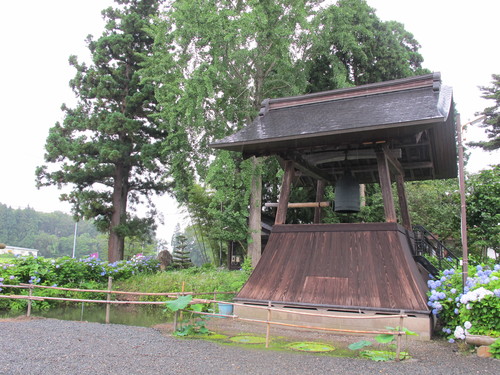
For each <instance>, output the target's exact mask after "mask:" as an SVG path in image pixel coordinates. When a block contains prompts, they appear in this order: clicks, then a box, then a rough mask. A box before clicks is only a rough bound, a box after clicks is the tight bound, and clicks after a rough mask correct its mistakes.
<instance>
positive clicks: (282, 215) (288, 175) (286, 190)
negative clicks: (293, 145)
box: [274, 160, 295, 224]
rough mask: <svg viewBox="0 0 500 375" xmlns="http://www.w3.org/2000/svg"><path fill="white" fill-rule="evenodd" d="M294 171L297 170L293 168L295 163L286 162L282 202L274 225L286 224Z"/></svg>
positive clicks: (279, 203)
mask: <svg viewBox="0 0 500 375" xmlns="http://www.w3.org/2000/svg"><path fill="white" fill-rule="evenodd" d="M294 171H295V168H294V166H293V161H290V160H287V161H285V174H284V175H283V182H282V184H281V191H280V200H279V202H278V209H277V211H276V218H275V220H274V224H285V221H286V211H287V208H288V201H289V199H290V189H291V186H292V178H293V173H294Z"/></svg>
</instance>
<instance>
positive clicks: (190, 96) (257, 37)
mask: <svg viewBox="0 0 500 375" xmlns="http://www.w3.org/2000/svg"><path fill="white" fill-rule="evenodd" d="M195 4H196V5H195V6H193V2H192V1H186V0H176V1H173V2H172V4H171V7H169V9H168V11H166V12H165V13H163V14H162V15H161V16H160V17H159V18H158V19H155V20H154V21H153V22H152V24H151V26H150V28H149V29H148V32H149V35H150V36H151V37H153V38H154V43H153V46H152V53H151V54H149V55H148V56H147V58H146V59H145V61H144V62H143V63H142V67H143V70H142V76H143V82H146V83H149V84H151V85H153V86H154V89H155V97H156V99H157V100H158V102H159V108H160V110H161V112H160V113H159V115H158V116H157V117H158V118H159V119H161V120H162V129H164V130H165V131H166V133H167V135H166V137H165V140H164V143H163V150H162V151H163V153H164V154H165V155H169V158H170V159H169V160H170V163H171V164H170V165H171V169H170V172H171V176H172V178H173V180H174V181H175V184H174V185H175V186H173V188H174V191H175V195H176V197H177V199H178V200H179V201H180V202H182V203H186V204H187V206H188V211H189V213H190V215H191V216H192V219H193V221H194V222H195V223H196V224H195V226H196V232H197V233H198V237H199V238H200V239H201V241H202V243H203V244H204V246H206V249H209V250H210V251H211V254H212V261H213V262H214V263H215V264H217V263H218V262H217V260H218V261H219V262H220V263H221V259H218V258H219V252H220V249H221V248H220V241H226V242H227V241H237V242H239V244H240V246H241V247H242V248H243V249H246V247H247V246H246V245H247V244H248V241H247V238H248V237H249V235H250V234H251V233H253V232H252V231H257V230H259V228H251V229H250V230H249V229H248V228H247V226H248V225H247V222H246V218H247V217H248V215H249V206H248V198H249V196H250V191H251V189H250V188H251V183H250V181H251V177H254V176H255V175H256V174H257V173H258V174H262V176H263V181H264V183H263V188H262V194H260V193H256V194H253V195H252V196H257V200H260V199H261V198H262V200H261V201H267V202H276V201H277V194H278V191H279V189H278V186H279V185H280V183H281V180H280V173H281V171H280V167H279V164H278V162H277V161H276V159H275V158H274V157H267V158H259V163H258V164H260V165H259V169H260V170H258V171H253V170H252V168H249V166H248V165H246V164H247V163H248V162H246V161H243V160H242V158H241V156H240V155H239V154H237V153H229V152H220V153H219V152H217V153H215V157H214V151H213V150H211V149H210V148H209V147H208V144H209V143H210V142H211V141H213V140H214V139H220V138H222V137H224V136H227V135H229V134H232V133H234V132H235V131H236V130H239V129H241V128H242V126H244V125H245V124H249V123H250V122H251V121H253V119H254V118H255V116H256V115H257V113H258V111H259V109H260V106H261V103H262V100H263V99H265V98H270V97H271V98H273V97H283V96H291V95H299V94H304V93H306V92H312V91H318V90H326V89H334V88H339V87H346V86H349V85H352V84H362V83H370V82H378V81H382V80H388V79H395V78H402V77H407V76H411V75H415V74H420V73H423V71H422V69H421V68H420V64H421V61H422V57H421V56H420V54H419V53H418V48H419V45H418V43H417V42H416V41H415V39H414V38H413V36H412V35H411V34H410V33H408V32H407V31H406V30H404V28H403V25H401V24H399V23H396V22H382V21H380V20H379V19H378V18H377V17H376V16H375V14H374V11H373V9H371V8H370V7H368V5H367V4H366V1H364V0H343V1H339V2H337V4H336V5H332V6H329V7H327V8H324V7H323V6H322V4H320V2H318V1H316V0H311V1H308V0H278V1H274V2H269V1H265V2H262V1H244V2H210V1H196V2H195ZM173 46H176V47H175V48H174V47H173ZM250 164H251V163H250ZM250 166H251V165H250ZM195 181H199V183H201V184H202V186H203V187H199V186H196V185H194V182H195ZM213 190H215V191H213ZM294 190H295V191H292V199H297V200H300V199H301V198H305V197H307V196H309V195H311V194H312V193H313V190H314V189H313V188H312V187H310V186H304V187H301V188H296V189H294ZM380 203H381V200H379V202H376V204H369V205H367V207H366V208H365V210H364V212H363V215H362V216H363V219H364V218H366V217H368V219H369V220H365V221H380V219H379V218H381V217H383V206H382V205H381V204H380ZM250 210H251V212H252V213H254V212H255V210H254V207H253V206H252V207H250ZM270 211H271V210H267V211H266V213H269V212H270ZM290 211H291V214H290V215H291V217H290V218H289V220H288V222H301V223H305V222H310V220H311V217H312V213H311V212H309V211H310V210H309V211H308V210H301V211H297V212H292V210H290ZM257 213H260V211H259V212H257ZM251 216H252V217H253V216H254V215H251ZM349 219H350V217H347V216H346V217H341V218H340V219H339V218H331V219H330V222H335V220H337V221H341V220H349ZM256 222H257V221H256ZM252 223H253V221H252ZM207 224H208V225H207ZM255 225H256V224H253V226H255ZM207 228H210V231H209V230H208V229H207ZM222 251H223V253H226V246H222Z"/></svg>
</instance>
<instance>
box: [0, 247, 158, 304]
mask: <svg viewBox="0 0 500 375" xmlns="http://www.w3.org/2000/svg"><path fill="white" fill-rule="evenodd" d="M158 267H159V265H158V262H157V260H156V259H154V258H151V257H134V258H132V260H130V261H121V262H115V263H108V262H102V261H100V260H99V259H95V258H86V259H82V260H77V259H73V258H69V257H62V258H57V259H46V258H43V257H37V258H35V257H33V256H29V257H18V258H14V259H12V260H11V261H9V263H7V264H4V265H3V266H2V267H0V278H2V279H3V281H2V282H0V289H2V287H1V285H2V284H4V285H19V284H21V283H24V284H33V285H46V286H58V287H65V288H79V289H107V280H108V277H109V276H111V277H113V279H114V280H116V281H120V280H124V279H128V278H130V277H131V276H132V275H135V274H143V275H144V274H152V273H155V272H157V270H158ZM3 288H4V289H5V290H8V291H9V293H10V294H17V293H21V294H27V291H26V290H23V289H18V288H12V289H8V287H5V286H4V287H3ZM0 291H1V290H0ZM35 293H36V295H37V296H64V297H67V298H86V299H102V298H103V295H99V294H96V293H86V292H85V293H78V292H67V291H60V290H49V289H38V288H37V289H36V292H35ZM76 293H78V294H76ZM5 301H7V302H5V303H4V304H1V305H0V307H1V308H11V309H19V308H22V307H24V305H25V302H20V301H16V300H5ZM2 302H3V301H2ZM50 303H51V302H48V301H44V302H38V301H36V303H35V304H34V307H35V308H48V307H49V306H50Z"/></svg>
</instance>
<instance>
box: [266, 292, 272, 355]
mask: <svg viewBox="0 0 500 375" xmlns="http://www.w3.org/2000/svg"><path fill="white" fill-rule="evenodd" d="M270 331H271V301H269V302H268V303H267V328H266V348H269V334H270Z"/></svg>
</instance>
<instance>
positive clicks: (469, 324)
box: [464, 321, 472, 329]
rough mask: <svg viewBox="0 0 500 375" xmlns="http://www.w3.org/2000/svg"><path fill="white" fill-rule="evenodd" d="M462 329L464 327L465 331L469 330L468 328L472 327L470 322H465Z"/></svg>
mask: <svg viewBox="0 0 500 375" xmlns="http://www.w3.org/2000/svg"><path fill="white" fill-rule="evenodd" d="M464 327H465V329H470V327H472V324H471V322H469V321H466V322H465V323H464Z"/></svg>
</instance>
